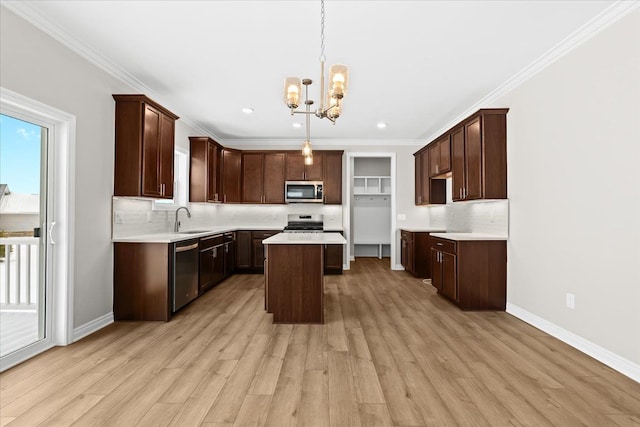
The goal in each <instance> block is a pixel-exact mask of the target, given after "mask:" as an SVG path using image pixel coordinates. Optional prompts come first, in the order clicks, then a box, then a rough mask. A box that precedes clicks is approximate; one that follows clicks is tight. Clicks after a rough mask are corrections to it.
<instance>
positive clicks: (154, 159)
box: [142, 105, 162, 197]
mask: <svg viewBox="0 0 640 427" xmlns="http://www.w3.org/2000/svg"><path fill="white" fill-rule="evenodd" d="M161 120H162V114H161V113H160V112H159V111H158V110H156V109H155V108H153V107H151V106H149V105H145V107H144V131H143V136H142V195H143V196H151V197H161V196H162V192H161V182H160V169H159V168H160V164H159V158H160V122H161Z"/></svg>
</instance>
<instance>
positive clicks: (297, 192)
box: [284, 181, 323, 203]
mask: <svg viewBox="0 0 640 427" xmlns="http://www.w3.org/2000/svg"><path fill="white" fill-rule="evenodd" d="M284 198H285V201H286V202H287V203H322V200H323V198H322V181H285V183H284Z"/></svg>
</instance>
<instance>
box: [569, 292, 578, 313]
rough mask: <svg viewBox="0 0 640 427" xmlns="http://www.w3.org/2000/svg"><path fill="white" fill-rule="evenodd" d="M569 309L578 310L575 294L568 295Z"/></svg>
mask: <svg viewBox="0 0 640 427" xmlns="http://www.w3.org/2000/svg"><path fill="white" fill-rule="evenodd" d="M567 308H570V309H572V310H575V308H576V296H575V295H574V294H570V293H567Z"/></svg>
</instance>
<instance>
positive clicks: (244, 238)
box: [236, 230, 252, 268]
mask: <svg viewBox="0 0 640 427" xmlns="http://www.w3.org/2000/svg"><path fill="white" fill-rule="evenodd" d="M251 244H252V238H251V231H246V230H240V231H236V268H250V267H251V250H252V248H251Z"/></svg>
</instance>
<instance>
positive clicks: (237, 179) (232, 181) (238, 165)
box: [220, 148, 242, 203]
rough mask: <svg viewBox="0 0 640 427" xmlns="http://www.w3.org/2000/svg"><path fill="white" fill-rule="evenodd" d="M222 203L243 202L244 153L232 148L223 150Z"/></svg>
mask: <svg viewBox="0 0 640 427" xmlns="http://www.w3.org/2000/svg"><path fill="white" fill-rule="evenodd" d="M220 176H221V177H222V201H223V202H224V203H241V202H242V185H241V183H242V152H241V151H239V150H234V149H230V148H223V149H222V171H221V174H220Z"/></svg>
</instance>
